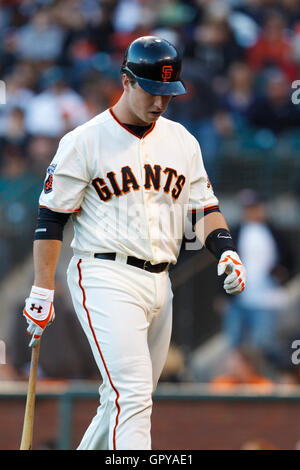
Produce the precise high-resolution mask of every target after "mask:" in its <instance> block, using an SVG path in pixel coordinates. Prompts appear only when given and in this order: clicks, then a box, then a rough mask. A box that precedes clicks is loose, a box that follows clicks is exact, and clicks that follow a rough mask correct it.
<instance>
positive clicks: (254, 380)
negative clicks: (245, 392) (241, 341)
mask: <svg viewBox="0 0 300 470" xmlns="http://www.w3.org/2000/svg"><path fill="white" fill-rule="evenodd" d="M267 372H268V369H267V367H266V364H265V361H264V358H263V356H262V354H260V352H259V351H258V350H257V349H253V348H251V347H248V346H242V347H240V348H238V349H237V350H235V351H233V352H232V354H230V355H229V356H228V357H227V358H226V361H225V365H224V373H222V374H220V375H217V376H216V377H214V378H213V379H212V380H211V382H210V383H211V384H212V386H213V387H214V388H216V389H220V388H227V387H231V386H235V385H258V386H261V385H263V386H267V387H268V386H271V385H272V384H273V382H272V381H271V380H270V379H269V378H267V377H266V376H265V375H266V373H267Z"/></svg>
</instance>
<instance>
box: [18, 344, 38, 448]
mask: <svg viewBox="0 0 300 470" xmlns="http://www.w3.org/2000/svg"><path fill="white" fill-rule="evenodd" d="M40 342H41V340H40V341H39V342H38V343H37V344H36V346H35V347H33V348H32V351H31V362H30V374H29V381H28V390H27V398H26V407H25V416H24V424H23V432H22V439H21V445H20V450H30V449H31V447H32V435H33V420H34V408H35V389H36V380H37V370H38V362H39V351H40Z"/></svg>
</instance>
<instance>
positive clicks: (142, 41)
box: [121, 36, 186, 96]
mask: <svg viewBox="0 0 300 470" xmlns="http://www.w3.org/2000/svg"><path fill="white" fill-rule="evenodd" d="M180 71H181V57H180V55H179V53H178V51H177V49H176V48H175V47H174V46H173V44H171V43H170V42H169V41H167V40H166V39H162V38H159V37H156V36H143V37H140V38H138V39H136V40H135V41H133V42H132V43H131V44H130V45H129V47H128V48H127V51H126V53H125V56H124V61H123V64H122V67H121V72H122V73H126V72H129V73H130V74H131V75H133V77H134V78H135V79H136V81H137V82H138V84H139V85H140V87H142V88H143V89H144V90H145V91H147V92H148V93H151V95H169V96H176V95H183V94H184V93H186V89H185V86H184V84H183V83H182V81H181V80H180V79H179V75H180Z"/></svg>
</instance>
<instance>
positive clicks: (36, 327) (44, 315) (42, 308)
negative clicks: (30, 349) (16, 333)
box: [23, 286, 55, 346]
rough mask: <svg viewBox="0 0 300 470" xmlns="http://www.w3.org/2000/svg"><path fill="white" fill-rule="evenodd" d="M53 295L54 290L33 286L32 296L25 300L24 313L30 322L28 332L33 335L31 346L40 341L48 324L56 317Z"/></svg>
mask: <svg viewBox="0 0 300 470" xmlns="http://www.w3.org/2000/svg"><path fill="white" fill-rule="evenodd" d="M53 297H54V291H53V290H49V289H43V288H42V287H36V286H33V287H32V289H31V292H30V296H29V297H28V299H26V301H25V308H24V310H23V315H24V316H25V318H26V321H27V323H28V327H27V333H28V334H30V335H32V338H31V341H30V343H29V346H35V345H36V344H37V343H38V341H39V339H40V337H41V336H42V333H43V331H44V329H45V328H46V326H48V325H50V324H51V323H52V322H53V320H54V318H55V313H54V307H53Z"/></svg>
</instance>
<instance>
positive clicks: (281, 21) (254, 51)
mask: <svg viewBox="0 0 300 470" xmlns="http://www.w3.org/2000/svg"><path fill="white" fill-rule="evenodd" d="M247 59H248V63H249V65H250V67H251V68H252V69H253V70H254V71H255V72H256V73H260V72H261V71H262V70H263V69H265V68H270V67H271V68H274V67H277V68H278V69H280V70H281V71H282V72H283V73H285V74H286V76H287V77H289V79H290V80H295V79H296V78H297V68H296V67H295V64H294V62H293V58H292V41H291V36H290V35H289V34H287V31H286V19H285V17H284V16H283V15H281V14H279V13H277V12H272V13H270V14H269V15H267V17H266V19H265V22H264V25H263V29H262V32H261V35H260V36H259V38H258V40H257V42H256V43H255V44H254V45H253V46H252V47H250V48H249V49H248V54H247Z"/></svg>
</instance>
